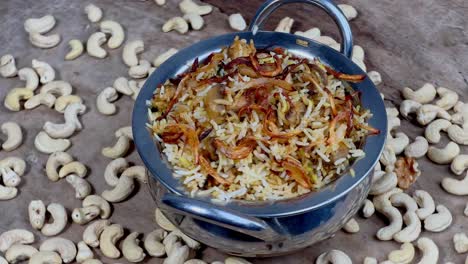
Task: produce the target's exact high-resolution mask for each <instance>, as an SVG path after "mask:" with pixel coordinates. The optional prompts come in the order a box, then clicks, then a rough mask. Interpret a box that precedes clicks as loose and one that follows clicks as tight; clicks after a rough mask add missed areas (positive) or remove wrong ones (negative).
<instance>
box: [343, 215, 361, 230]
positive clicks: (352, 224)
mask: <svg viewBox="0 0 468 264" xmlns="http://www.w3.org/2000/svg"><path fill="white" fill-rule="evenodd" d="M359 229H360V228H359V223H358V222H357V221H356V219H354V218H351V219H349V220H348V222H346V224H345V225H344V226H343V230H344V231H345V232H347V233H351V234H354V233H357V232H359Z"/></svg>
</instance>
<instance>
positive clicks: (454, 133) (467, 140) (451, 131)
mask: <svg viewBox="0 0 468 264" xmlns="http://www.w3.org/2000/svg"><path fill="white" fill-rule="evenodd" d="M447 133H448V135H449V138H450V139H451V140H453V141H454V142H456V143H458V144H461V145H465V146H468V128H461V127H460V126H457V125H451V126H450V127H449V128H448V129H447Z"/></svg>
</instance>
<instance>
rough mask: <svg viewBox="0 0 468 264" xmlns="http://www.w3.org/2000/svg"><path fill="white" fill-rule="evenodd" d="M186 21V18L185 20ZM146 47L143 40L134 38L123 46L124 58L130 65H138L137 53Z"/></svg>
mask: <svg viewBox="0 0 468 264" xmlns="http://www.w3.org/2000/svg"><path fill="white" fill-rule="evenodd" d="M184 21H185V20H184ZM144 49H145V44H144V43H143V41H142V40H133V41H130V42H127V43H126V44H125V46H124V47H123V51H122V59H123V61H124V63H125V64H126V65H127V66H128V67H132V66H136V65H138V57H137V55H138V54H139V53H141V52H143V50H144Z"/></svg>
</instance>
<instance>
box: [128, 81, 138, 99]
mask: <svg viewBox="0 0 468 264" xmlns="http://www.w3.org/2000/svg"><path fill="white" fill-rule="evenodd" d="M138 85H139V84H137V82H136V81H134V80H131V81H128V86H129V87H130V89H131V90H132V92H133V93H132V99H133V100H136V99H137V97H138V94H139V93H140V90H141V86H138Z"/></svg>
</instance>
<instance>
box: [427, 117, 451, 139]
mask: <svg viewBox="0 0 468 264" xmlns="http://www.w3.org/2000/svg"><path fill="white" fill-rule="evenodd" d="M451 125H452V123H451V122H450V121H448V120H446V119H436V120H434V121H432V122H431V123H430V124H429V125H428V126H427V127H426V130H425V131H424V136H425V137H426V139H427V141H428V142H429V143H432V144H437V143H439V141H440V131H447V129H448V128H449V127H450V126H451Z"/></svg>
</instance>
